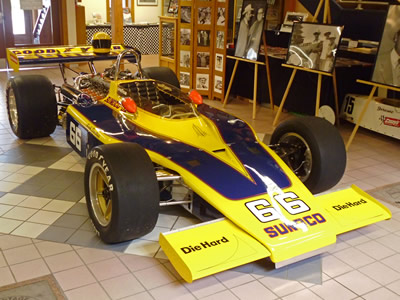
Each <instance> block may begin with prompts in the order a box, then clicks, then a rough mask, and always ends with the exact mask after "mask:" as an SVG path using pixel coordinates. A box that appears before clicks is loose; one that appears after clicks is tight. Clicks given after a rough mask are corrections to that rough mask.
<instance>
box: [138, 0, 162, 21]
mask: <svg viewBox="0 0 400 300" xmlns="http://www.w3.org/2000/svg"><path fill="white" fill-rule="evenodd" d="M159 16H161V0H158V5H157V6H137V1H135V23H158V22H159V21H160V20H159V18H158V17H159Z"/></svg>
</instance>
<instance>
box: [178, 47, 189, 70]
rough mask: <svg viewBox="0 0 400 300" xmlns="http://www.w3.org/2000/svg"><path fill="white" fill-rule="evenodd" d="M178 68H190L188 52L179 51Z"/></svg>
mask: <svg viewBox="0 0 400 300" xmlns="http://www.w3.org/2000/svg"><path fill="white" fill-rule="evenodd" d="M179 57H180V64H179V65H180V67H182V68H190V51H188V50H180V54H179Z"/></svg>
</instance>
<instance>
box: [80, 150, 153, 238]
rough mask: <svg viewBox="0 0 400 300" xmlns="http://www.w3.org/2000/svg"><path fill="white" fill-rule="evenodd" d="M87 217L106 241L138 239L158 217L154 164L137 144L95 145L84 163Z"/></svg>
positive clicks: (149, 229)
mask: <svg viewBox="0 0 400 300" xmlns="http://www.w3.org/2000/svg"><path fill="white" fill-rule="evenodd" d="M85 195H86V203H87V207H88V211H89V216H90V218H91V219H92V222H93V225H94V227H95V229H96V231H97V233H98V235H99V236H100V238H101V239H102V240H103V241H104V242H106V243H118V242H123V241H128V240H132V239H135V238H139V237H141V236H143V235H145V234H147V233H149V232H151V231H152V230H153V229H154V227H155V224H156V222H157V218H158V212H159V201H160V194H159V188H158V182H157V178H156V174H155V171H154V167H153V164H152V162H151V160H150V158H149V156H148V155H147V153H146V151H145V150H144V149H143V148H142V147H141V146H139V145H138V144H131V143H117V144H108V145H101V146H97V147H94V148H93V149H92V150H91V151H90V152H89V153H88V156H87V161H86V166H85Z"/></svg>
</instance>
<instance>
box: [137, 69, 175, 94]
mask: <svg viewBox="0 0 400 300" xmlns="http://www.w3.org/2000/svg"><path fill="white" fill-rule="evenodd" d="M143 75H144V76H145V77H147V78H150V79H155V80H159V81H163V82H166V83H169V84H170V85H173V86H175V87H177V88H178V89H180V88H181V85H180V83H179V80H178V77H176V74H175V73H174V71H172V70H171V69H170V68H167V67H148V68H143Z"/></svg>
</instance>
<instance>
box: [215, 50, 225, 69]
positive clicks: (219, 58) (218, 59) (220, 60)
mask: <svg viewBox="0 0 400 300" xmlns="http://www.w3.org/2000/svg"><path fill="white" fill-rule="evenodd" d="M215 71H218V72H223V71H224V55H223V54H221V53H216V54H215Z"/></svg>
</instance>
